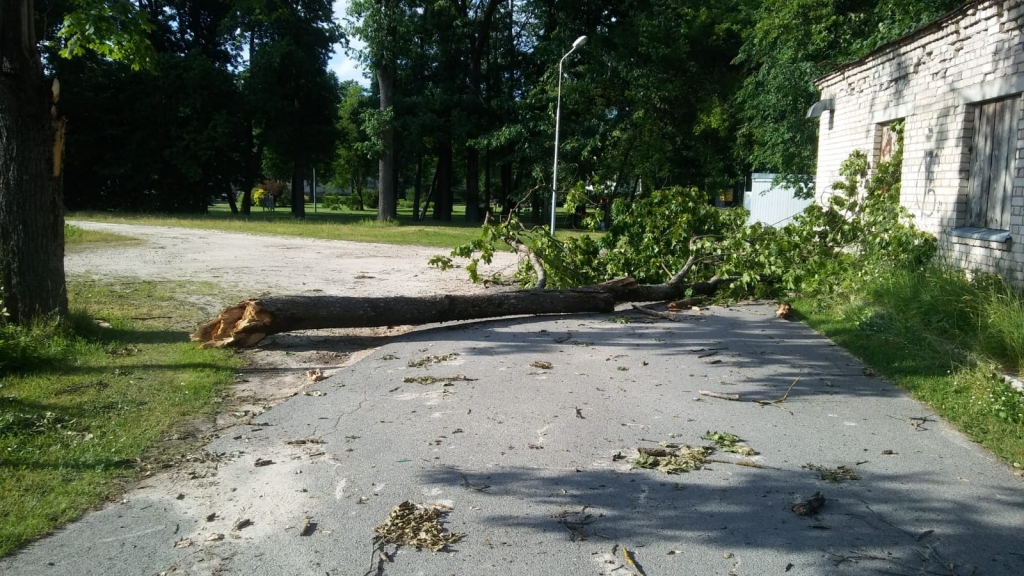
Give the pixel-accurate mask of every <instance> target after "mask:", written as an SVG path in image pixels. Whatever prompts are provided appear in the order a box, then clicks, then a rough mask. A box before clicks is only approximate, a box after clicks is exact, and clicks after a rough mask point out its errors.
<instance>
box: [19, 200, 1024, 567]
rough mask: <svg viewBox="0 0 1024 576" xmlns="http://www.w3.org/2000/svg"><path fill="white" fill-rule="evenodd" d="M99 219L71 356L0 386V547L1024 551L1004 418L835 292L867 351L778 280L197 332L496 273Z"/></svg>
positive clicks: (510, 554) (384, 558)
mask: <svg viewBox="0 0 1024 576" xmlns="http://www.w3.org/2000/svg"><path fill="white" fill-rule="evenodd" d="M102 220H111V219H110V218H102V219H90V220H88V221H87V220H74V219H73V225H74V226H75V227H74V228H72V229H71V230H72V232H71V233H70V234H69V239H70V242H69V244H70V246H69V253H68V257H67V270H68V274H69V288H70V291H71V296H72V304H73V306H74V307H75V309H76V310H78V312H77V313H76V315H75V317H74V319H75V321H76V322H77V324H76V327H75V328H74V330H73V331H72V332H69V333H66V334H65V336H64V337H65V338H67V339H68V342H66V343H62V344H61V343H58V342H55V341H54V340H52V339H51V340H50V341H49V342H50V343H51V345H53V346H54V347H58V344H61V345H63V346H65V347H71V349H72V350H73V352H70V353H69V352H68V351H67V350H64V351H59V350H50V351H45V350H44V351H35V353H38V354H43V355H44V356H43V357H42V358H38V359H37V360H45V361H46V364H45V365H40V364H35V365H33V364H28V365H26V366H24V367H23V368H22V370H20V371H16V372H15V374H14V375H8V377H6V378H5V380H4V388H3V389H2V392H3V393H4V397H3V398H4V402H5V405H4V410H5V412H4V414H5V418H7V421H6V422H5V428H4V430H5V435H4V437H3V438H2V441H3V442H4V443H5V445H4V454H5V458H4V460H3V465H4V467H5V470H4V474H3V483H4V486H3V490H2V494H3V506H2V508H0V510H2V513H3V522H2V525H3V527H4V528H3V530H4V532H3V540H2V542H3V545H4V550H5V551H6V553H7V554H10V556H8V557H7V558H6V559H3V560H0V572H3V573H11V574H63V573H68V572H70V571H73V572H74V573H76V574H97V575H98V574H112V573H117V574H140V575H145V574H155V573H166V574H176V573H177V574H218V573H256V572H265V573H297V574H318V573H326V574H332V575H333V574H362V573H364V572H365V573H368V574H419V573H438V574H439V573H456V574H505V573H510V572H518V573H558V574H595V575H596V574H621V575H627V574H668V573H684V572H685V573H722V574H725V573H730V572H731V573H735V574H743V573H756V574H760V573H767V572H780V573H782V572H785V573H795V574H821V573H834V574H867V573H878V572H879V571H881V572H884V573H894V574H919V573H925V574H930V573H935V574H940V573H941V574H971V573H979V574H980V573H985V574H1017V573H1019V572H1020V571H1021V570H1022V568H1024V556H1021V555H1020V553H1019V550H1020V544H1021V541H1020V536H1019V522H1020V517H1019V510H1020V507H1021V505H1022V503H1024V502H1022V499H1021V492H1020V487H1021V482H1022V478H1021V471H1020V461H1019V457H1020V456H1019V455H1020V454H1021V452H1020V446H1021V443H1020V440H1019V437H1017V439H1014V437H1013V436H1012V433H1011V434H1007V433H1006V432H1007V431H1013V430H1016V431H1017V432H1018V433H1019V424H1016V425H1015V424H1013V423H1012V420H1003V419H1000V418H999V416H998V413H993V412H992V408H991V407H979V406H977V405H975V406H955V405H953V406H951V405H950V404H949V401H950V400H953V401H954V402H955V400H956V399H955V397H953V396H950V395H949V394H948V393H947V394H945V395H944V396H943V397H942V398H938V397H937V396H934V395H932V396H929V394H930V392H929V387H932V386H940V385H948V384H949V383H950V382H952V383H953V385H954V386H955V387H961V388H965V389H968V390H969V389H970V387H971V386H976V385H977V384H972V383H971V381H970V378H971V377H972V376H971V375H970V374H965V373H960V374H958V375H955V376H952V377H951V376H950V375H948V374H939V373H938V372H939V370H935V369H934V368H935V367H934V366H932V367H929V366H927V363H929V362H934V361H935V359H934V358H930V357H928V356H924V355H922V356H920V357H918V358H916V359H915V358H911V357H908V356H906V355H903V354H898V353H897V354H896V355H895V356H889V355H888V354H889V353H890V352H892V350H891V348H892V346H891V345H890V346H888V347H887V348H889V349H888V350H878V349H877V348H876V347H875V346H876V345H875V344H872V343H871V342H858V340H857V338H856V335H855V334H851V333H849V329H850V327H849V326H846V327H843V325H842V324H841V323H836V322H837V320H836V318H828V317H827V315H823V314H821V313H820V312H818V313H813V312H812V313H809V314H808V319H810V320H811V321H812V322H818V325H819V326H821V327H823V329H825V330H826V331H827V330H830V329H832V330H834V332H833V333H834V334H835V335H836V337H837V339H838V341H840V342H843V343H845V344H848V345H850V346H851V350H854V351H855V352H857V353H860V354H861V355H862V356H864V357H866V358H868V359H870V361H871V362H872V363H871V364H865V363H864V362H863V361H862V360H861V359H858V358H857V357H855V356H852V355H850V354H849V353H848V352H846V351H844V350H843V349H842V348H840V347H837V346H836V345H835V343H834V342H831V341H829V340H827V339H826V338H824V337H822V336H821V335H819V334H817V333H815V332H814V331H812V330H810V329H809V328H807V327H806V326H804V325H803V323H801V322H799V321H795V320H793V319H783V318H778V317H777V316H776V306H775V305H774V304H771V305H769V304H767V303H764V302H756V301H752V302H734V303H733V304H731V305H730V304H728V303H727V302H725V301H722V302H720V303H718V304H716V303H715V301H714V300H711V299H709V300H706V301H704V302H702V303H701V304H699V305H696V306H693V307H689V308H687V309H686V310H679V311H676V312H669V311H666V308H665V306H664V304H662V305H661V306H658V305H651V306H650V307H649V308H645V309H649V310H655V311H660V313H661V314H663V315H664V317H659V316H652V315H649V314H646V313H643V312H641V311H638V310H637V309H636V308H634V307H631V306H629V305H620V306H618V307H617V309H616V311H615V312H612V313H608V314H584V315H578V316H571V315H551V316H532V317H531V316H526V317H519V318H513V319H502V320H491V321H477V322H465V323H454V324H443V325H427V326H422V327H412V326H404V327H403V326H383V327H378V328H363V329H349V330H320V331H307V332H294V333H287V334H279V335H276V336H270V337H268V338H267V339H265V340H263V341H262V342H260V343H259V344H258V345H257V346H256V347H255V348H252V349H247V350H244V351H235V352H232V351H225V350H223V349H212V350H199V349H197V347H196V345H195V344H193V343H189V342H187V340H188V334H189V332H191V331H192V330H193V329H194V328H195V326H196V325H197V324H198V323H199V322H202V321H204V320H207V319H209V318H211V317H212V316H214V315H215V314H216V313H217V312H218V311H219V310H220V309H221V308H223V307H224V306H226V305H229V304H232V303H234V302H235V301H238V300H240V299H243V298H249V297H257V296H260V295H267V294H283V293H287V294H296V295H310V296H316V295H321V294H322V295H350V296H374V295H379V294H382V293H387V294H393V295H408V296H421V295H429V294H437V293H445V294H471V293H480V292H488V291H500V290H510V289H511V287H501V286H497V287H496V286H494V285H488V286H487V287H485V286H484V285H482V284H473V283H471V282H469V281H468V280H467V279H466V277H465V272H464V271H462V270H449V271H444V272H442V271H440V270H438V269H437V268H436V267H431V266H428V265H427V262H428V260H429V259H430V258H431V257H432V255H434V254H436V253H438V252H439V250H438V249H436V248H431V247H424V246H417V245H407V244H390V243H387V244H386V243H365V242H353V241H348V240H323V239H320V238H315V237H314V238H303V237H301V236H302V233H301V232H300V231H299V230H300V229H305V228H306V227H308V226H310V225H311V224H312V223H311V222H308V221H307V222H303V223H292V222H289V221H287V220H282V221H281V222H282V223H281V226H287V227H291V229H292V231H291V232H285V233H283V234H282V233H281V230H274V231H275V232H276V233H275V234H258V235H257V234H249V233H245V234H243V233H238V232H235V231H233V230H232V231H223V230H217V229H216V228H217V225H215V224H213V223H211V220H212V219H208V220H198V221H197V222H198V223H197V224H195V225H194V226H195V227H181V226H180V224H181V222H180V221H178V220H177V219H159V218H157V217H153V218H139V219H138V220H139V221H138V222H137V223H130V221H131V220H132V219H131V218H120V219H118V220H119V221H118V222H117V223H112V222H106V221H102ZM202 222H206V224H202ZM188 225H189V226H192V224H188ZM250 225H255V226H258V225H261V224H258V223H250ZM320 225H321V226H326V224H320ZM199 226H202V230H198V228H199ZM315 226H316V225H314V228H313V229H316V228H315ZM344 226H345V225H344V224H338V225H337V227H338V228H339V230H343V229H344ZM225 227H227V226H225ZM351 227H352V228H351V229H353V230H356V233H361V230H363V229H364V227H365V225H360V224H352V225H351ZM396 227H400V226H396ZM228 229H229V230H230V228H228ZM385 232H386V231H385ZM438 232H439V233H440V234H456V235H457V234H460V233H461V232H460V231H459V230H458V229H457V228H456V229H454V230H445V229H443V228H442V229H440V230H438ZM334 233H336V234H344V232H340V231H338V230H336V231H335V232H334ZM311 235H312V236H316V235H317V233H313V234H311ZM440 252H443V251H440ZM516 261H517V258H516V255H515V254H514V253H512V252H511V251H509V252H505V253H498V254H496V258H495V260H494V261H493V262H492V264H491V265H490V266H488V267H482V268H481V270H480V272H481V273H482V274H484V275H485V276H487V277H493V276H494V274H506V275H508V274H511V273H512V272H513V271H514V269H515V268H516ZM183 279H187V280H183ZM802 310H808V311H813V310H814V308H813V307H811V306H807V305H804V306H803V307H802V306H801V303H800V302H799V301H794V314H799V313H801V311H802ZM670 317H671V319H670ZM867 334H869V335H871V336H872V337H877V336H879V335H880V333H879V332H877V331H869V332H867ZM882 336H883V337H885V335H884V334H882ZM890 337H891V335H890ZM924 352H925V354H927V349H926V350H925V351H924ZM45 354H51V356H49V357H47V356H45ZM18 372H20V374H19V373H18ZM942 372H944V370H942ZM894 382H896V383H899V384H900V386H901V387H902V389H901V387H898V386H896V385H894ZM907 390H910V391H911V392H912V393H913V394H914V395H915V396H917V397H918V398H922V399H924V400H925V401H928V402H931V405H929V404H925V403H921V402H920V401H918V400H915V399H913V398H912V397H911V396H910V395H909V394H908V392H907ZM932 394H934V393H932ZM984 401H986V402H998V399H989V398H985V399H984ZM977 402H978V399H974V398H972V399H971V400H970V401H969V403H972V404H973V403H977ZM996 410H998V406H997V407H996ZM943 412H945V414H946V417H945V418H944V417H943ZM950 417H952V418H953V419H958V420H959V424H955V423H952V422H950V421H949V420H948V418H950ZM999 422H1008V423H1009V424H1010V425H1009V426H1004V427H1003V428H1001V429H998V428H992V426H993V425H998V424H999ZM12 425H13V427H12ZM958 425H959V427H960V428H961V429H965V430H966V431H967V432H968V433H969V434H971V435H972V436H973V438H974V441H972V439H971V438H968V437H967V436H965V435H964V433H963V432H962V431H961V430H958V429H957V426H958ZM979 429H981V430H986V429H987V433H986V432H985V431H979ZM12 432H13V433H12ZM978 441H980V442H982V443H984V444H985V445H986V446H988V448H984V447H982V446H981V445H979V444H977V443H976V442H978ZM990 450H992V451H994V452H995V454H993V452H991V451H990ZM997 455H998V456H997ZM86 510H92V511H90V512H88V513H86V514H85V515H84V517H82V518H81V519H77V520H76V518H78V517H79V515H80V514H82V513H83V512H85V511H86ZM67 522H71V523H70V524H66V525H64V524H65V523H67ZM62 525H64V526H63V527H61V526H62ZM51 531H53V532H52V534H51V535H49V536H46V537H44V538H42V539H39V540H35V539H36V538H37V537H38V536H40V535H43V534H46V533H49V532H51ZM416 534H421V536H419V537H416ZM33 541H34V542H33ZM270 550H273V551H274V552H273V553H269V551H270ZM432 550H439V552H432ZM527 550H528V552H527Z"/></svg>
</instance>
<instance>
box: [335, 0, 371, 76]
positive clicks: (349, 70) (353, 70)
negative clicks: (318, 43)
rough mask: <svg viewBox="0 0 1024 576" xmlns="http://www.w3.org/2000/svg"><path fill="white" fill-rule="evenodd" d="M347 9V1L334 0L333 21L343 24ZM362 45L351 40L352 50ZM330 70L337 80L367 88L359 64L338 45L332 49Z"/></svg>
mask: <svg viewBox="0 0 1024 576" xmlns="http://www.w3.org/2000/svg"><path fill="white" fill-rule="evenodd" d="M346 8H348V0H334V19H335V20H337V21H339V22H344V18H345V9H346ZM363 46H364V44H363V43H362V42H360V41H358V40H352V47H353V48H357V49H358V48H362V47H363ZM328 66H329V67H330V69H331V70H333V71H334V73H335V74H337V75H338V79H339V80H342V81H345V80H355V81H356V82H359V83H360V84H362V85H363V86H367V87H368V86H369V85H370V81H369V80H367V79H366V78H364V77H363V74H364V71H363V68H362V67H361V66H360V65H359V62H357V61H356V60H354V59H352V58H349V57H348V56H347V55H346V54H345V50H344V49H343V48H342V47H341V46H340V45H339V46H335V48H334V57H332V58H331V61H330V63H329V64H328Z"/></svg>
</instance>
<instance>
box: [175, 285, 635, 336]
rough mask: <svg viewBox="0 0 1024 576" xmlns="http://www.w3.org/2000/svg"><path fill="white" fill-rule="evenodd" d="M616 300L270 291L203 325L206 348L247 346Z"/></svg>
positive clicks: (606, 307)
mask: <svg viewBox="0 0 1024 576" xmlns="http://www.w3.org/2000/svg"><path fill="white" fill-rule="evenodd" d="M614 308H615V299H614V298H613V297H612V296H611V295H610V294H607V293H604V292H601V291H597V290H550V291H516V292H499V293H494V294H473V295H468V296H458V295H444V296H418V297H416V296H393V297H380V298H372V297H370V298H355V297H348V296H271V297H269V298H261V299H259V300H246V301H244V302H240V303H238V304H236V305H234V306H231V307H229V308H227V309H226V310H224V311H223V312H221V313H220V315H219V316H217V318H215V319H213V320H211V321H209V322H207V323H206V324H203V325H202V326H200V327H199V328H198V329H197V330H196V331H195V332H194V333H193V334H192V341H194V342H202V343H203V344H202V346H203V348H220V347H224V346H231V347H244V346H252V345H253V344H256V343H257V342H259V341H260V340H262V339H263V338H265V337H266V336H269V335H271V334H279V333H281V332H291V331H293V330H315V329H318V328H365V327H374V326H400V325H418V324H433V323H435V322H452V321H455V320H476V319H480V318H497V317H500V316H517V315H521V314H566V313H568V314H571V313H576V312H611V311H612V310H613V309H614Z"/></svg>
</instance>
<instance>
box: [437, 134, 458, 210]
mask: <svg viewBox="0 0 1024 576" xmlns="http://www.w3.org/2000/svg"><path fill="white" fill-rule="evenodd" d="M448 128H450V126H449V127H448ZM453 203H454V197H453V193H452V141H451V134H450V133H444V134H441V135H439V137H438V144H437V188H436V189H435V190H434V220H444V221H449V220H451V219H452V204H453Z"/></svg>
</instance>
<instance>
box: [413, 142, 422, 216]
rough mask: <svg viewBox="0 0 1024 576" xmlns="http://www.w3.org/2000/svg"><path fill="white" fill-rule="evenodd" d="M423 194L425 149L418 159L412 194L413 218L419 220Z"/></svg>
mask: <svg viewBox="0 0 1024 576" xmlns="http://www.w3.org/2000/svg"><path fill="white" fill-rule="evenodd" d="M422 194H423V151H422V150H421V151H420V153H419V155H418V160H417V161H416V184H415V185H414V186H413V194H412V219H413V220H418V219H419V216H420V198H421V195H422Z"/></svg>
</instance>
